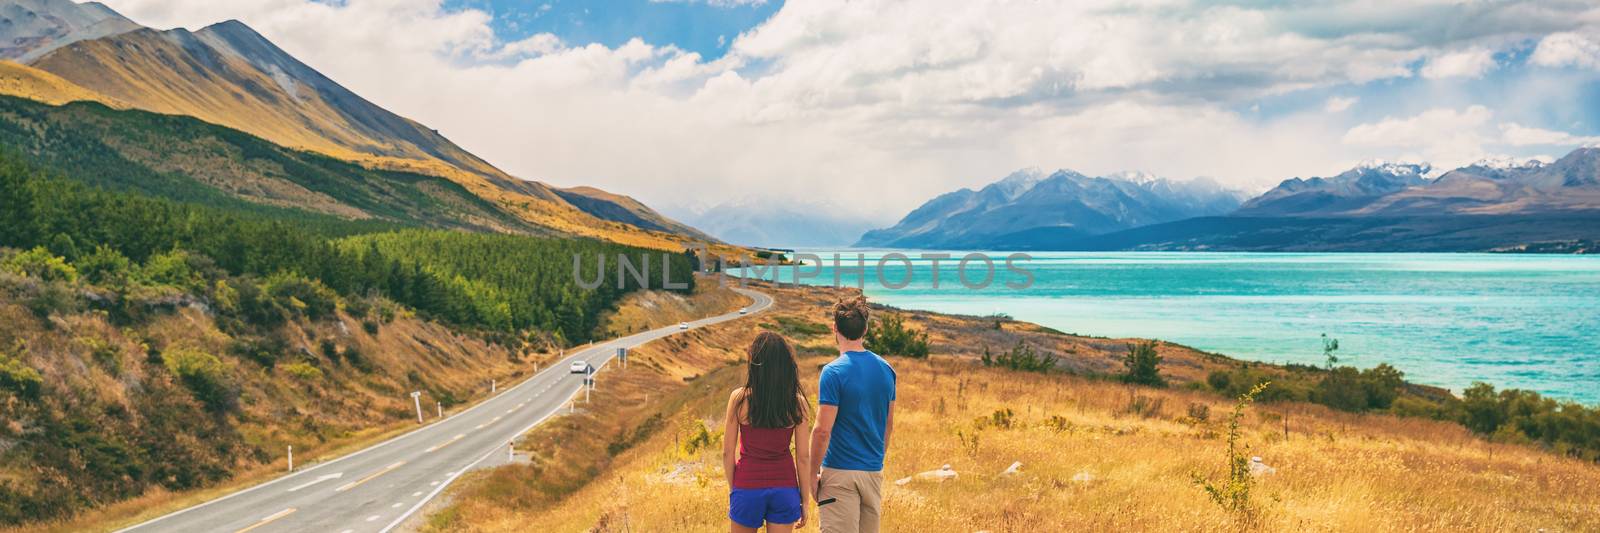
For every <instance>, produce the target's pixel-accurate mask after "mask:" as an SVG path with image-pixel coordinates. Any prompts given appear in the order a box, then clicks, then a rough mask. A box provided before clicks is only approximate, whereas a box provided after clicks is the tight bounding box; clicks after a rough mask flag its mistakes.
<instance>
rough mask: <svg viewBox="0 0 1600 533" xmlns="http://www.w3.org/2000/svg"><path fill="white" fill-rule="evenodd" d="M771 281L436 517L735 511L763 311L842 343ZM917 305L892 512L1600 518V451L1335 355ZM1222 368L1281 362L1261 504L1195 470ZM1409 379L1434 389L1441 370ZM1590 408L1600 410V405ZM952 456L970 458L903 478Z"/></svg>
mask: <svg viewBox="0 0 1600 533" xmlns="http://www.w3.org/2000/svg"><path fill="white" fill-rule="evenodd" d="M772 292H774V294H775V295H776V296H778V306H777V309H776V310H775V311H774V312H773V314H772V315H769V316H763V317H761V318H759V319H758V320H757V321H748V322H747V321H740V322H733V323H727V324H720V325H717V326H713V327H709V328H706V329H704V330H697V331H696V332H694V333H693V334H692V335H691V336H690V337H688V338H686V339H684V341H683V342H680V343H670V342H668V343H655V344H652V345H647V346H645V347H641V348H638V349H636V350H635V351H634V352H633V356H632V357H633V358H634V361H635V362H636V363H635V364H634V365H633V366H632V367H631V368H630V369H629V370H626V371H621V370H608V372H609V373H610V374H609V375H610V376H611V377H609V378H606V377H605V374H603V375H602V376H601V379H602V382H603V383H609V385H606V386H604V387H602V388H601V389H599V392H598V393H597V395H596V400H595V402H594V403H593V404H592V405H590V406H588V408H589V409H590V411H580V412H579V413H578V414H577V415H574V416H570V417H564V418H562V419H558V420H556V421H553V422H552V423H551V424H548V425H547V426H545V427H542V428H540V429H536V430H535V431H534V432H532V433H530V434H529V435H528V436H527V437H526V438H525V439H523V440H522V441H521V442H520V443H519V449H525V450H528V453H529V455H530V458H531V462H530V464H528V465H522V466H513V467H504V468H499V469H495V470H492V471H489V472H485V473H480V474H475V475H473V476H472V477H470V478H469V479H468V481H467V482H466V483H465V484H463V485H462V486H461V487H460V488H458V489H455V490H456V492H455V502H454V503H451V504H448V505H441V506H438V507H437V508H435V509H434V510H433V513H432V514H431V516H430V517H429V518H428V519H427V520H426V521H425V522H423V523H422V524H421V526H422V527H423V528H424V529H425V530H429V531H474V532H477V531H523V530H527V529H528V528H537V529H541V530H548V531H714V530H722V529H725V528H726V527H727V520H726V507H725V506H726V502H727V496H726V486H725V482H724V481H723V475H722V472H721V466H720V464H721V451H720V439H721V435H720V428H721V421H720V420H719V418H720V416H721V415H722V408H723V405H724V402H725V400H726V395H727V391H728V390H731V388H732V387H734V386H736V385H737V384H738V383H739V382H741V381H742V379H743V376H742V367H741V366H739V361H740V357H741V356H742V349H743V348H744V343H746V342H748V340H749V339H750V338H751V337H752V336H753V335H754V333H755V331H757V329H756V328H767V329H772V330H776V331H779V332H781V333H783V334H784V335H785V336H787V337H789V338H790V339H792V340H795V341H796V342H797V343H798V344H799V345H800V351H801V353H802V356H803V358H804V361H802V364H801V369H802V371H803V373H804V374H805V377H804V378H803V379H805V380H807V382H810V383H815V379H816V370H817V369H818V368H819V367H820V365H822V364H824V363H825V362H826V361H828V360H829V359H831V358H832V357H833V355H832V353H831V352H832V349H831V346H829V343H830V342H831V341H830V339H829V338H828V336H827V335H826V334H825V333H826V328H825V326H823V324H822V322H821V320H820V316H819V315H821V312H820V310H821V309H822V305H823V304H824V303H826V301H828V300H829V299H830V298H832V297H833V295H832V294H829V293H828V292H826V291H821V290H814V289H806V290H790V289H784V290H775V291H772ZM892 313H893V312H892V311H886V310H879V315H880V316H889V315H890V314H892ZM901 316H903V317H904V319H905V323H906V324H907V325H908V326H907V327H909V328H911V329H912V330H914V331H922V332H926V333H928V334H929V335H928V342H929V343H930V344H931V350H930V351H931V352H932V354H933V355H932V357H930V358H927V359H913V358H905V357H893V358H891V363H892V364H894V365H895V368H896V372H897V374H898V376H899V379H900V394H899V396H900V400H901V401H900V402H898V404H897V405H898V407H897V415H896V416H897V427H896V432H895V435H894V437H893V439H892V441H891V445H890V451H889V463H888V465H887V468H886V471H885V477H886V479H887V480H888V482H887V483H886V488H885V506H886V509H887V520H886V522H885V526H886V530H888V531H1039V530H1058V529H1066V528H1073V529H1095V530H1102V529H1105V530H1110V529H1118V530H1185V531H1196V530H1198V531H1237V530H1252V531H1254V530H1262V531H1276V530H1304V529H1319V530H1337V531H1351V530H1358V531H1374V530H1414V531H1461V530H1469V531H1500V530H1538V529H1544V530H1547V531H1574V530H1584V529H1586V528H1589V527H1592V526H1593V524H1596V523H1600V466H1597V465H1596V464H1595V463H1594V462H1592V461H1591V460H1584V459H1580V458H1577V457H1563V455H1564V454H1565V453H1567V452H1568V450H1564V449H1563V448H1562V447H1560V446H1552V447H1544V446H1539V445H1537V444H1536V445H1534V446H1528V445H1527V444H1528V443H1529V441H1528V440H1527V439H1526V437H1523V438H1520V439H1519V438H1515V437H1512V438H1502V437H1501V436H1499V435H1497V436H1496V437H1494V438H1492V439H1486V438H1485V437H1484V435H1483V434H1482V433H1478V431H1479V430H1480V429H1481V428H1469V427H1468V426H1463V425H1462V424H1460V423H1458V422H1456V421H1453V420H1435V419H1430V418H1427V417H1421V416H1399V415H1397V414H1395V413H1397V412H1398V411H1392V410H1391V411H1389V412H1374V411H1372V410H1367V413H1366V414H1359V413H1353V412H1346V411H1342V410H1338V409H1334V408H1330V407H1328V406H1324V405H1318V404H1314V403H1310V402H1307V401H1302V400H1299V399H1296V398H1304V397H1306V396H1297V395H1306V394H1310V391H1311V390H1315V386H1316V383H1317V382H1316V381H1314V380H1313V379H1312V378H1318V379H1320V378H1322V377H1324V376H1322V375H1316V374H1307V373H1309V372H1315V371H1311V370H1301V369H1289V368H1277V367H1270V366H1266V365H1244V364H1242V363H1239V362H1236V361H1231V360H1228V359H1227V358H1224V357H1221V356H1215V355H1210V354H1205V353H1201V352H1195V351H1193V350H1188V349H1187V348H1183V347H1181V346H1175V345H1169V344H1159V345H1157V351H1158V353H1159V354H1160V355H1162V356H1164V360H1163V361H1162V362H1161V364H1160V365H1159V366H1158V368H1159V369H1160V372H1161V374H1160V375H1161V376H1162V377H1163V378H1164V379H1165V380H1166V381H1168V382H1169V385H1168V386H1167V387H1148V386H1137V385H1129V384H1125V383H1122V382H1120V381H1119V380H1117V379H1114V376H1115V375H1116V374H1118V373H1120V372H1121V371H1122V368H1121V367H1120V359H1121V358H1122V357H1123V356H1125V355H1126V346H1127V343H1128V342H1130V341H1132V339H1099V338H1092V337H1081V336H1074V335H1066V334H1062V333H1059V332H1054V331H1051V330H1048V329H1045V328H1040V327H1038V326H1034V325H1030V324H1024V323H1018V322H1013V321H1009V320H1006V319H1003V318H994V317H959V316H949V315H937V314H930V313H903V314H901ZM752 322H754V323H752ZM1019 342H1021V343H1024V345H1027V346H1032V347H1034V348H1035V349H1036V350H1037V351H1038V352H1041V353H1042V354H1044V355H1051V356H1059V357H1061V358H1062V360H1061V361H1060V363H1061V366H1060V367H1058V368H1059V369H1060V370H1067V371H1070V372H1071V373H1068V372H1063V371H1059V370H1058V371H1055V372H1051V373H1039V372H1025V371H1017V370H1011V369H1007V368H1003V367H1001V366H999V365H990V366H986V365H984V364H982V363H981V353H982V351H983V348H984V347H986V346H1013V347H1014V346H1016V345H1017V343H1019ZM991 351H993V352H995V353H996V354H998V353H999V352H1001V350H998V349H993V350H991ZM1119 352H1120V353H1119ZM995 359H998V358H997V357H991V360H995ZM1110 365H1117V366H1115V367H1111V366H1110ZM1095 369H1103V370H1095ZM1219 371H1220V372H1221V373H1222V374H1230V375H1234V376H1240V375H1241V374H1240V373H1244V374H1248V377H1250V378H1251V379H1254V378H1264V379H1261V381H1269V380H1277V381H1274V382H1273V383H1272V384H1269V385H1267V390H1268V391H1272V390H1275V389H1277V390H1280V392H1279V393H1276V394H1278V396H1270V395H1263V401H1262V402H1260V403H1256V404H1253V405H1250V406H1248V407H1245V408H1244V409H1243V411H1242V412H1243V418H1242V419H1241V421H1240V426H1239V427H1240V432H1239V438H1238V444H1239V446H1240V449H1241V452H1240V453H1241V454H1243V455H1242V457H1245V458H1248V457H1250V456H1259V457H1261V458H1262V461H1263V463H1264V464H1265V465H1268V466H1271V467H1273V468H1276V469H1277V471H1276V473H1273V474H1266V475H1262V476H1259V477H1250V476H1246V477H1250V479H1252V480H1253V487H1252V488H1251V491H1250V496H1249V497H1248V499H1246V500H1245V505H1244V506H1243V509H1244V511H1242V512H1236V511H1232V510H1229V509H1227V508H1225V507H1223V506H1221V505H1218V504H1217V503H1216V502H1213V501H1212V500H1211V499H1210V498H1209V497H1208V496H1207V494H1206V492H1205V491H1204V490H1203V489H1202V488H1201V486H1200V485H1198V484H1197V483H1196V480H1197V478H1198V479H1201V480H1205V481H1211V482H1216V481H1218V480H1221V479H1224V478H1226V475H1227V472H1228V470H1229V465H1230V460H1229V458H1228V455H1227V444H1228V443H1227V438H1228V433H1229V420H1228V418H1229V413H1230V411H1231V410H1232V409H1233V407H1234V401H1232V400H1231V399H1230V395H1229V392H1230V390H1229V386H1228V385H1224V386H1223V387H1221V388H1215V387H1213V384H1212V381H1213V379H1212V378H1211V376H1213V375H1217V374H1218V372H1219ZM1324 372H1325V371H1324ZM1307 387H1310V389H1309V390H1308V388H1307ZM1396 392H1397V394H1400V396H1401V397H1404V398H1409V399H1411V400H1415V401H1423V398H1426V397H1429V396H1430V395H1433V394H1435V393H1436V392H1437V391H1431V390H1428V389H1419V390H1415V391H1396ZM1473 401H1474V400H1472V399H1470V398H1469V400H1467V402H1465V403H1467V404H1468V405H1469V407H1467V408H1466V411H1469V412H1470V411H1473V410H1474V409H1475V408H1472V407H1470V405H1471V404H1472V403H1473ZM1584 414H1586V415H1588V416H1590V417H1591V418H1590V420H1591V422H1590V423H1591V424H1594V423H1595V422H1600V420H1597V419H1595V418H1594V417H1593V416H1594V414H1595V412H1594V411H1592V410H1590V411H1585V412H1584ZM1580 425H1581V424H1580ZM1502 427H1508V426H1502ZM1593 427H1600V426H1593ZM1519 431H1520V430H1519ZM1491 433H1493V432H1491ZM1510 433H1511V431H1506V434H1508V435H1509V434H1510ZM580 437H581V438H580ZM1541 448H1544V449H1541ZM1552 452H1554V453H1552ZM1245 460H1248V459H1245ZM1013 462H1021V463H1022V466H1021V468H1020V473H1019V474H1015V475H1002V472H1003V471H1004V470H1006V469H1007V468H1008V467H1009V466H1010V465H1011V464H1012V463H1013ZM946 464H948V465H950V466H951V467H952V468H953V469H954V470H955V471H956V472H957V473H958V474H959V477H958V478H957V479H956V480H954V481H948V482H943V483H940V482H936V481H927V480H919V479H913V480H911V481H908V482H906V483H905V484H904V485H899V484H896V483H894V481H896V480H900V479H903V478H907V477H912V478H915V475H916V474H917V473H920V472H926V471H930V470H934V469H938V468H940V467H942V466H943V465H946ZM812 516H813V518H814V517H815V515H814V514H813V515H812Z"/></svg>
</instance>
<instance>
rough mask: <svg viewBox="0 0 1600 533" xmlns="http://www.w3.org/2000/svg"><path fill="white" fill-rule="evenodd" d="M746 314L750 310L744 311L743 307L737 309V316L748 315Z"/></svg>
mask: <svg viewBox="0 0 1600 533" xmlns="http://www.w3.org/2000/svg"><path fill="white" fill-rule="evenodd" d="M748 312H750V310H749V309H745V308H743V307H740V308H739V314H741V315H742V314H745V313H748Z"/></svg>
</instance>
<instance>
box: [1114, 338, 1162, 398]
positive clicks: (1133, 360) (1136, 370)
mask: <svg viewBox="0 0 1600 533" xmlns="http://www.w3.org/2000/svg"><path fill="white" fill-rule="evenodd" d="M1122 366H1123V369H1124V370H1123V374H1122V381H1125V382H1128V383H1134V384H1138V385H1149V386H1152V387H1165V386H1166V385H1167V380H1165V379H1163V378H1162V377H1161V354H1159V353H1156V342H1155V341H1147V342H1139V343H1134V344H1129V345H1128V356H1127V357H1125V358H1123V360H1122Z"/></svg>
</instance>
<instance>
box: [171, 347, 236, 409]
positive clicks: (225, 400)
mask: <svg viewBox="0 0 1600 533" xmlns="http://www.w3.org/2000/svg"><path fill="white" fill-rule="evenodd" d="M162 362H163V363H164V364H165V365H166V367H167V370H168V371H169V372H172V375H173V376H175V377H177V378H178V381H180V382H182V383H183V385H184V386H185V387H188V388H189V391H190V392H193V393H194V397H195V399H197V400H200V403H203V404H205V406H206V407H207V408H208V409H210V410H211V411H212V412H214V413H222V412H226V411H228V410H231V409H233V407H234V406H235V404H236V402H237V401H238V392H237V391H235V390H234V388H233V384H232V383H231V382H230V381H229V379H228V367H227V365H225V364H223V362H222V360H221V359H217V356H215V355H211V354H209V353H206V352H203V351H200V350H198V349H194V348H178V349H175V350H169V351H167V352H165V353H163V354H162Z"/></svg>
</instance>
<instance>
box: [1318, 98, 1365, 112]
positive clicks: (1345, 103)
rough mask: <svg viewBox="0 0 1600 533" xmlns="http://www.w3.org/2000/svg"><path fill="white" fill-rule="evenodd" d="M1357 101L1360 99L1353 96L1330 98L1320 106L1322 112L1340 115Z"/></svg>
mask: <svg viewBox="0 0 1600 533" xmlns="http://www.w3.org/2000/svg"><path fill="white" fill-rule="evenodd" d="M1359 101H1361V99H1360V98H1356V97H1354V96H1330V97H1328V101H1327V102H1324V103H1323V104H1322V110H1323V111H1327V112H1329V113H1342V112H1344V111H1345V110H1347V109H1350V107H1351V106H1354V105H1356V102H1359Z"/></svg>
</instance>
